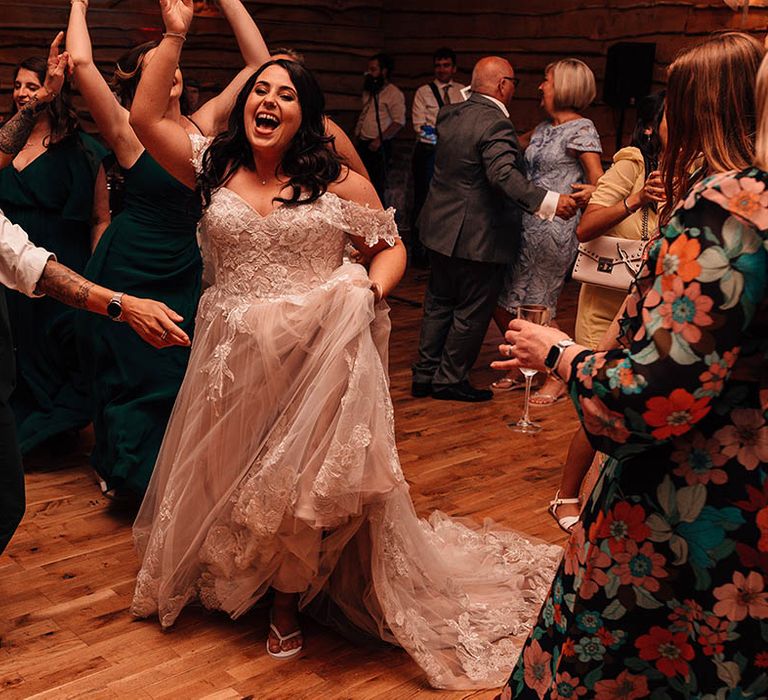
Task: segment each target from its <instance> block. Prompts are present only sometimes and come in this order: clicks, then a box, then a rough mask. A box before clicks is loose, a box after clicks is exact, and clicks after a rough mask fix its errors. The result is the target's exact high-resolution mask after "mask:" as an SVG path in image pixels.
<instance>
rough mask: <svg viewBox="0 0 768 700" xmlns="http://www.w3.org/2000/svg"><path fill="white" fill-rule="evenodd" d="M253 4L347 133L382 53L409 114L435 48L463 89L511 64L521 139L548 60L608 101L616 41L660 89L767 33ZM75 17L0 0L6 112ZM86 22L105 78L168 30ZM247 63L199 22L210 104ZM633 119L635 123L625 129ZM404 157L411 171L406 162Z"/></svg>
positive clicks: (369, 0) (608, 123)
mask: <svg viewBox="0 0 768 700" xmlns="http://www.w3.org/2000/svg"><path fill="white" fill-rule="evenodd" d="M247 6H248V8H249V10H250V11H251V13H252V14H253V16H254V17H255V18H256V19H257V22H258V23H259V26H260V27H261V29H262V31H263V33H264V35H265V37H266V39H267V41H268V43H269V44H270V45H271V46H273V47H275V46H282V45H287V46H291V47H295V48H297V49H298V50H300V51H302V52H303V53H304V54H305V56H306V59H307V63H308V65H309V66H311V67H312V68H313V69H314V70H315V71H316V72H317V74H318V76H319V79H320V81H321V83H322V85H323V87H324V89H325V90H326V94H327V102H328V108H329V110H330V112H331V113H332V115H333V116H334V118H336V119H337V121H339V122H340V123H341V124H342V126H344V127H345V128H347V129H351V128H352V126H353V124H354V121H355V118H356V114H357V110H358V108H359V92H360V86H361V81H362V72H363V70H364V68H365V62H366V58H367V57H368V56H369V55H371V53H373V52H375V51H378V50H380V49H385V50H387V51H389V52H390V53H392V54H393V55H394V56H395V57H396V60H397V68H396V75H395V82H396V83H397V84H398V85H399V86H400V87H402V88H403V89H404V91H405V93H406V98H407V100H408V104H409V108H410V102H411V100H412V97H413V92H414V90H415V89H416V87H418V85H420V84H421V83H423V82H425V81H426V80H427V79H429V77H430V74H431V54H432V51H433V50H434V49H435V48H437V47H438V46H441V45H446V44H447V45H449V46H452V47H453V48H454V49H455V50H456V51H457V53H458V55H459V64H460V68H461V72H460V75H459V77H460V78H461V79H463V80H464V81H465V82H467V81H468V79H469V71H470V70H471V67H472V65H473V64H474V62H475V61H476V60H477V59H478V58H479V57H480V56H483V55H487V54H490V53H497V54H502V55H506V56H508V57H510V58H511V60H512V63H513V65H514V66H515V68H516V71H517V73H518V75H519V76H520V77H521V78H522V83H521V85H520V87H519V89H518V94H517V97H516V100H515V105H514V108H513V110H512V117H513V120H514V121H515V124H516V126H517V127H518V129H519V130H521V131H523V130H526V129H529V128H531V127H533V126H534V125H535V124H536V122H537V121H538V120H539V119H540V118H541V113H540V111H539V108H538V96H537V86H538V84H539V82H540V80H541V76H542V72H543V69H544V67H545V66H546V65H547V64H548V63H549V62H550V61H553V60H556V59H558V58H562V57H565V56H577V57H579V58H582V59H583V60H585V61H586V62H587V63H588V64H589V65H590V66H591V67H592V68H593V70H594V71H595V75H596V76H597V79H598V95H601V94H602V77H603V74H604V71H605V55H606V51H607V48H608V47H609V46H610V45H611V44H613V43H615V42H618V41H633V40H634V41H653V42H656V43H657V57H656V66H655V71H654V79H655V85H656V87H661V86H662V85H663V83H664V71H665V68H666V65H667V64H668V63H669V61H670V60H671V59H672V58H673V57H674V54H675V53H676V52H677V51H678V50H679V49H680V48H681V47H683V46H685V45H688V44H690V43H692V42H694V41H697V40H699V39H700V38H701V37H703V36H705V35H706V34H707V33H709V32H711V31H713V30H716V29H722V28H736V29H738V28H742V27H745V28H747V29H749V30H751V31H754V32H756V33H758V34H762V33H764V32H765V27H766V25H767V24H768V11H766V10H765V9H760V8H754V9H752V11H751V12H750V14H749V16H748V18H747V21H746V24H743V20H742V16H741V14H740V13H735V12H734V11H732V10H731V9H729V8H728V7H727V6H726V5H725V4H724V2H723V0H696V1H695V2H685V1H684V0H473V2H471V3H468V2H466V1H465V0H421V1H420V2H418V3H415V2H413V1H412V0H261V1H260V2H247ZM68 10H69V3H68V2H67V1H66V0H58V1H57V2H53V1H52V0H29V1H28V2H24V3H20V2H8V1H7V0H0V17H2V20H0V28H1V29H2V31H0V110H2V111H5V110H7V108H8V105H9V102H10V90H11V79H12V69H13V66H14V64H15V63H16V61H17V60H18V59H19V58H20V57H23V56H27V55H30V54H33V53H43V52H44V50H45V46H46V44H47V42H49V41H50V38H51V37H52V36H53V35H54V34H55V32H56V31H57V30H58V29H62V28H64V27H65V26H66V21H67V14H68ZM89 24H90V26H91V28H92V36H93V40H94V46H95V56H96V59H97V62H98V63H99V66H100V67H101V68H102V70H104V71H105V72H109V71H111V68H112V66H113V64H114V61H115V59H116V58H117V57H118V56H119V55H120V54H121V53H122V52H123V51H124V50H125V49H127V48H129V47H130V46H132V45H134V44H136V43H139V42H141V41H145V40H147V39H151V38H156V37H157V36H159V32H160V18H159V11H158V9H157V5H156V3H155V2H154V0H93V1H92V4H91V9H90V11H89ZM239 60H240V59H239V54H238V51H237V48H236V46H235V44H234V41H233V39H232V36H231V33H230V32H229V30H228V27H227V25H226V23H225V22H224V21H223V20H222V19H221V18H217V17H198V18H196V19H195V24H194V25H193V32H192V36H191V37H190V39H189V41H188V42H187V45H186V46H185V50H184V55H183V62H182V63H183V68H184V70H185V72H186V74H187V75H188V76H192V77H195V78H197V79H198V80H200V81H201V82H202V84H203V94H204V96H206V95H210V94H212V93H213V91H214V90H215V89H216V88H217V86H220V85H222V84H223V83H225V82H226V81H227V80H228V78H229V76H231V75H232V74H233V72H234V71H235V70H236V69H237V67H238V65H239ZM589 116H591V117H592V118H593V119H594V120H595V122H596V124H597V125H598V129H599V131H600V133H601V135H602V136H603V140H604V145H605V147H606V154H607V155H610V154H611V153H612V150H613V143H614V134H615V114H614V111H613V110H612V109H611V108H609V107H607V106H605V105H602V104H600V101H599V100H598V103H597V104H596V105H595V106H594V107H592V108H591V109H590V111H589ZM633 119H634V115H633V114H631V113H630V114H628V116H627V123H628V125H630V124H631V123H632V121H633ZM627 130H628V129H627ZM412 142H413V137H412V131H411V129H410V125H409V127H408V129H406V130H404V131H403V132H402V134H401V144H400V145H401V147H400V149H399V151H400V153H401V156H402V155H403V154H406V155H407V150H408V148H407V146H408V145H410V144H411V143H412ZM400 160H401V168H404V167H405V162H406V161H407V157H401V159H400ZM400 179H401V180H402V179H403V178H400ZM399 199H402V196H400V197H399Z"/></svg>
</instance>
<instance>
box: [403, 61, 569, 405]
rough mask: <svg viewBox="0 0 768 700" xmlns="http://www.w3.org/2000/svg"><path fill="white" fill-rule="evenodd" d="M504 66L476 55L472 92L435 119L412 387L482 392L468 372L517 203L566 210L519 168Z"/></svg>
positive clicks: (422, 225) (421, 391) (425, 391)
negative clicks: (426, 267)
mask: <svg viewBox="0 0 768 700" xmlns="http://www.w3.org/2000/svg"><path fill="white" fill-rule="evenodd" d="M516 84H517V78H515V73H514V70H513V69H512V66H511V65H510V63H509V62H508V61H506V60H505V59H503V58H500V57H498V56H490V57H487V58H483V59H480V61H478V62H477V64H476V65H475V68H474V70H473V72H472V95H471V97H470V98H469V99H468V100H467V101H466V102H462V103H459V104H451V105H446V106H445V107H443V108H442V109H441V110H440V114H439V115H438V118H437V133H438V139H437V144H438V145H437V152H436V155H435V174H434V177H433V179H432V183H431V186H430V189H429V194H428V196H427V201H426V203H425V204H424V208H423V209H422V212H421V216H420V218H419V230H420V232H421V241H422V243H423V244H424V246H425V247H426V248H427V251H428V254H429V260H430V268H431V272H430V277H429V284H428V287H427V292H426V297H425V299H424V318H423V321H422V326H421V337H420V339H419V358H418V360H417V361H416V363H415V364H414V365H413V385H412V391H411V393H412V394H413V395H414V396H429V395H431V396H432V397H433V398H435V399H449V400H456V401H487V400H489V399H491V398H492V396H493V394H492V392H491V391H489V390H481V389H476V388H474V387H473V386H472V385H471V384H470V383H469V380H468V374H469V370H470V369H471V368H472V365H473V364H474V362H475V360H476V359H477V355H478V353H479V351H480V347H481V345H482V342H483V338H484V337H485V332H486V330H487V329H488V323H489V322H490V320H491V316H492V313H493V309H494V307H495V305H496V298H497V297H498V294H499V290H500V288H501V285H502V282H503V279H504V269H505V267H506V265H507V263H509V262H511V261H512V260H513V259H514V257H515V255H516V254H517V248H518V244H519V239H520V229H521V223H522V211H523V210H524V211H526V212H529V213H531V214H536V215H538V216H541V217H542V218H545V219H552V218H554V216H560V217H562V218H564V219H568V218H570V217H571V216H573V215H574V214H575V212H576V203H575V202H574V200H573V198H572V197H570V196H569V195H565V194H558V193H557V192H548V191H547V190H545V189H542V188H541V187H537V186H536V185H533V184H531V183H530V182H529V181H528V180H527V179H526V177H525V174H524V172H525V163H524V161H523V157H522V152H521V148H520V144H519V142H518V140H517V135H516V134H515V129H514V127H513V125H512V122H511V121H510V119H509V112H508V106H509V104H510V101H511V99H512V96H513V95H514V92H515V85H516Z"/></svg>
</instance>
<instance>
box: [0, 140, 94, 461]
mask: <svg viewBox="0 0 768 700" xmlns="http://www.w3.org/2000/svg"><path fill="white" fill-rule="evenodd" d="M106 154H107V151H106V150H105V149H104V148H103V147H102V146H101V145H100V144H99V143H98V142H97V141H96V140H95V139H93V138H91V137H90V136H88V135H87V134H84V133H82V132H76V133H75V134H73V135H72V136H70V137H68V138H66V139H65V140H64V141H62V142H60V143H58V144H56V145H55V146H52V147H51V148H49V149H48V150H47V151H45V152H44V153H43V154H42V155H40V156H39V157H37V158H36V159H35V160H33V161H32V162H31V163H29V164H28V165H27V166H26V167H25V168H24V169H23V170H21V171H18V170H16V169H15V168H14V167H13V166H12V165H9V166H8V167H6V168H3V169H2V170H0V209H2V210H3V212H4V213H5V215H6V216H7V217H8V218H9V219H10V220H11V221H12V222H13V223H15V224H19V226H21V227H22V228H23V229H24V230H25V231H26V232H27V234H28V235H29V238H30V240H32V242H33V243H36V244H37V245H39V246H42V247H44V248H46V249H48V250H50V251H51V252H52V253H55V255H56V257H57V258H58V260H59V261H60V262H61V263H63V264H64V265H67V266H68V267H71V268H72V269H73V270H75V271H76V272H82V271H83V269H84V268H85V266H86V263H87V262H88V259H89V258H90V255H91V220H92V216H93V190H94V183H95V181H96V175H97V173H98V169H99V166H100V164H101V162H102V160H103V159H104V157H105V156H106ZM7 299H8V314H9V319H10V324H11V332H12V334H13V339H14V346H15V349H16V368H17V369H16V389H15V391H14V393H13V396H12V399H11V405H12V408H13V412H14V415H15V418H16V427H17V430H18V436H19V443H20V446H21V451H22V454H26V453H28V452H29V451H30V450H31V449H32V448H34V447H36V446H37V445H39V444H40V443H42V442H43V441H45V440H47V439H48V438H51V437H53V436H55V435H59V434H61V433H64V432H66V431H68V430H72V429H79V428H82V427H84V426H86V425H87V424H88V423H90V421H91V409H90V402H89V398H88V393H87V385H86V383H85V381H84V377H83V375H82V372H81V371H80V367H79V365H78V357H77V347H76V342H75V333H74V328H75V315H76V312H75V311H74V310H72V309H70V308H69V307H67V306H65V305H64V304H62V303H60V302H58V301H55V300H53V299H49V298H43V299H35V300H32V299H29V298H28V297H26V296H24V295H23V294H19V293H18V292H13V291H10V290H9V291H8V292H7Z"/></svg>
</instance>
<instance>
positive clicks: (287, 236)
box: [190, 136, 398, 297]
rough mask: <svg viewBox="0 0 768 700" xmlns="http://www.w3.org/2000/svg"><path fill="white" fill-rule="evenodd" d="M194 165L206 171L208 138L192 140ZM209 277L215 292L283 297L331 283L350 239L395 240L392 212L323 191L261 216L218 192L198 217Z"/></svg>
mask: <svg viewBox="0 0 768 700" xmlns="http://www.w3.org/2000/svg"><path fill="white" fill-rule="evenodd" d="M190 139H191V144H192V165H193V167H194V168H195V172H196V173H197V174H198V176H199V175H200V173H201V172H202V165H203V156H204V154H205V151H206V149H207V148H208V146H210V144H211V139H209V138H204V137H201V136H196V137H195V138H192V137H190ZM199 232H200V239H201V245H202V248H203V259H204V261H205V267H206V272H205V277H206V280H208V281H209V282H211V284H212V286H213V288H214V290H215V291H216V292H217V294H218V295H222V294H223V295H248V296H249V297H282V296H286V295H290V294H303V293H306V292H307V291H309V290H310V289H312V288H313V287H316V286H318V285H320V284H323V283H324V282H325V281H327V280H328V279H329V278H330V276H331V273H332V272H333V271H334V270H335V269H336V268H338V267H339V265H341V263H342V256H343V252H344V246H345V243H346V241H347V238H346V236H347V235H351V236H355V237H358V238H360V239H362V240H364V241H365V243H366V244H367V245H369V246H373V245H376V243H378V242H379V241H380V240H385V241H386V242H387V243H388V244H389V245H394V243H395V239H396V238H397V237H398V234H397V226H396V224H395V216H394V210H393V209H388V210H386V211H380V210H373V209H370V208H368V207H367V206H365V207H363V206H360V205H359V204H356V203H354V202H349V201H347V200H344V199H341V198H340V197H338V196H337V195H335V194H333V193H330V192H326V193H325V194H324V195H323V196H322V197H320V198H319V199H317V200H316V201H314V202H313V203H312V204H302V205H298V206H282V207H279V208H277V209H274V210H273V211H272V212H270V213H269V214H268V215H267V216H262V215H261V214H259V212H257V211H256V210H255V209H253V207H251V206H250V205H249V204H248V203H247V202H246V201H245V200H244V199H243V198H242V197H241V196H240V195H238V194H237V193H236V192H234V191H233V190H230V189H228V188H226V187H221V188H219V189H218V190H216V191H215V192H214V193H213V195H212V196H211V203H210V205H209V206H208V208H207V209H206V211H205V213H204V215H203V218H202V219H201V221H200V229H199Z"/></svg>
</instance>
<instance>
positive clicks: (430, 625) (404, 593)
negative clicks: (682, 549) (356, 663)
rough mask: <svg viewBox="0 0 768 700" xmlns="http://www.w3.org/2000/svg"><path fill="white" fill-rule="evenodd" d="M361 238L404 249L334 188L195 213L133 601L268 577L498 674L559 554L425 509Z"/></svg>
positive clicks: (457, 670)
mask: <svg viewBox="0 0 768 700" xmlns="http://www.w3.org/2000/svg"><path fill="white" fill-rule="evenodd" d="M195 146H196V154H197V156H196V161H197V162H199V159H200V158H199V156H200V153H201V151H202V148H203V147H204V146H205V144H204V143H201V142H200V141H197V142H195ZM348 233H350V234H353V235H356V236H360V237H361V238H363V239H365V240H366V241H367V243H368V244H369V245H373V244H375V243H376V241H378V240H381V239H384V240H386V241H387V242H388V243H390V244H392V243H394V240H395V237H396V235H397V229H396V227H395V223H394V217H393V214H392V211H391V210H390V211H386V212H384V211H372V210H369V209H367V208H364V207H361V206H359V205H357V204H354V203H350V202H347V201H344V200H342V199H340V198H339V197H337V196H336V195H334V194H331V193H327V194H325V195H323V196H322V197H320V198H319V199H318V200H317V201H316V202H314V203H313V204H309V205H301V206H297V207H281V208H278V209H276V210H274V211H273V212H272V213H271V214H269V215H268V216H264V217H263V216H261V215H259V214H258V213H257V212H256V211H254V210H253V209H252V208H251V207H250V206H249V205H248V204H247V203H246V202H245V201H244V200H242V199H241V198H240V197H239V196H238V195H237V194H235V193H234V192H233V191H231V190H229V189H227V188H221V189H219V190H218V191H216V192H215V193H214V195H213V197H212V201H211V204H210V206H209V207H208V209H207V210H206V212H205V215H204V216H203V218H202V220H201V222H200V234H201V238H202V241H203V248H204V252H205V257H206V266H207V267H208V270H209V275H210V274H211V273H212V277H213V279H212V285H211V286H210V287H209V288H208V289H207V290H206V291H205V293H204V294H203V296H202V299H201V301H200V306H199V309H198V313H197V320H196V327H195V339H194V344H193V348H192V356H191V359H190V363H189V367H188V369H187V373H186V377H185V379H184V384H183V386H182V388H181V392H180V394H179V397H178V399H177V401H176V405H175V408H174V410H173V414H172V416H171V420H170V423H169V425H168V430H167V432H166V435H165V439H164V442H163V446H162V449H161V450H160V454H159V457H158V461H157V465H156V467H155V471H154V475H153V477H152V481H151V483H150V485H149V490H148V491H147V495H146V497H145V499H144V502H143V504H142V507H141V510H140V512H139V515H138V518H137V520H136V524H135V526H134V535H135V540H136V544H137V547H138V550H139V553H140V556H141V570H140V572H139V575H138V579H137V582H136V592H135V596H134V600H133V606H132V612H133V613H134V614H135V615H138V616H142V617H143V616H148V615H151V614H155V613H156V614H157V615H158V617H159V619H160V623H161V624H162V625H163V626H169V625H171V624H173V622H174V620H175V619H176V617H177V616H178V614H179V612H180V611H181V609H182V608H183V607H184V605H186V604H187V603H188V602H190V601H192V600H195V599H197V600H200V601H201V602H202V603H203V605H205V606H206V607H208V608H213V609H219V610H223V611H225V612H226V613H228V614H229V615H231V616H232V617H237V616H239V615H241V614H243V613H244V612H246V611H247V610H248V609H249V608H250V607H251V606H252V605H253V604H254V603H255V602H256V601H257V600H258V599H259V598H260V597H261V596H262V595H263V594H264V593H266V592H267V590H268V588H269V587H270V586H274V587H275V588H277V589H278V590H281V591H285V592H298V593H301V598H300V600H301V606H302V607H304V606H307V605H310V607H312V608H313V610H314V612H316V613H318V614H321V611H322V616H323V617H324V618H325V619H326V621H329V622H333V623H335V624H336V625H337V626H341V627H343V626H344V625H345V624H346V625H350V624H351V625H354V626H355V627H356V628H359V629H360V630H363V631H365V632H367V633H370V634H372V635H376V636H378V637H381V638H382V639H384V640H387V641H389V642H393V643H396V644H398V645H400V646H402V647H403V648H404V649H406V650H407V651H408V653H409V654H411V656H412V657H413V658H414V659H415V660H416V661H417V663H418V664H419V665H420V666H421V667H422V668H423V669H424V670H425V672H426V673H427V675H428V677H429V681H430V683H431V684H432V685H434V686H436V687H442V688H468V687H489V686H498V685H501V683H503V681H504V680H505V679H506V677H507V675H508V673H509V669H510V668H511V667H512V665H513V663H514V661H515V659H516V656H517V654H518V652H519V649H520V647H521V645H522V642H523V641H524V638H525V636H526V634H527V632H528V629H529V628H530V627H531V626H532V624H533V622H534V620H535V618H536V614H537V613H538V610H539V607H540V605H541V602H542V600H543V598H544V595H545V594H546V591H547V588H548V586H549V582H550V580H551V577H552V575H553V573H554V569H555V567H556V564H557V561H558V559H559V556H560V553H561V550H560V548H558V547H553V546H550V545H545V544H534V543H532V542H531V541H529V540H528V539H526V538H525V537H523V536H520V535H518V534H516V533H513V532H509V531H502V530H498V529H491V528H489V527H486V528H484V529H473V528H471V527H467V526H466V525H465V524H462V523H461V522H459V521H457V520H455V519H451V518H449V517H447V516H445V515H443V514H441V513H439V512H436V513H433V514H432V516H431V517H430V519H429V520H422V519H419V518H418V517H417V515H416V513H415V511H414V509H413V505H412V503H411V499H410V496H409V493H408V485H407V483H406V481H405V479H404V478H403V473H402V471H401V469H400V463H399V460H398V455H397V449H396V446H395V435H394V420H393V410H392V403H391V400H390V397H389V385H388V375H387V343H388V337H389V316H388V308H387V306H386V305H385V304H383V303H380V304H374V298H373V294H372V293H371V291H370V288H369V287H370V283H369V280H368V277H367V275H366V271H365V269H364V268H363V267H361V266H359V265H355V264H342V255H343V251H344V246H345V242H346V240H347V234H348Z"/></svg>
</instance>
